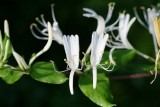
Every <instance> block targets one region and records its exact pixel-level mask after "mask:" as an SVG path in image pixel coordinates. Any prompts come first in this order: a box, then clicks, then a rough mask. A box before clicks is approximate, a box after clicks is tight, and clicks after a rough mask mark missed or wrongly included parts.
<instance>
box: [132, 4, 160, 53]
mask: <svg viewBox="0 0 160 107" xmlns="http://www.w3.org/2000/svg"><path fill="white" fill-rule="evenodd" d="M158 8H159V7H158V5H157V6H154V7H152V8H147V9H145V8H144V7H142V8H141V9H142V11H143V15H144V19H145V22H143V21H142V19H141V18H140V16H139V14H138V12H137V10H136V8H135V9H134V13H135V16H136V17H137V20H138V22H139V23H140V24H141V25H142V26H144V27H145V28H146V29H148V30H149V33H150V34H151V35H152V38H153V44H154V49H155V53H157V52H158V46H157V42H156V37H155V31H154V17H157V16H160V10H159V9H158Z"/></svg>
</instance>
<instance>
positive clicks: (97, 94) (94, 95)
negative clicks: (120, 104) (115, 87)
mask: <svg viewBox="0 0 160 107" xmlns="http://www.w3.org/2000/svg"><path fill="white" fill-rule="evenodd" d="M97 79H98V80H97V87H96V89H93V83H92V82H93V77H92V73H91V71H88V72H86V73H85V74H83V75H81V76H80V78H79V87H80V89H81V91H82V92H83V93H84V95H86V96H87V97H88V98H89V99H90V100H91V101H93V102H94V103H96V104H97V105H99V106H103V107H113V106H115V104H112V100H113V97H112V93H111V90H110V85H109V79H108V78H107V77H106V76H105V74H104V73H100V72H99V73H98V75H97Z"/></svg>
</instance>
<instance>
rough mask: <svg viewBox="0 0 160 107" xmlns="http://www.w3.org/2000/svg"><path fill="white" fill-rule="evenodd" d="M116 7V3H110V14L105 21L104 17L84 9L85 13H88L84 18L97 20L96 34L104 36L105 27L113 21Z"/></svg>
mask: <svg viewBox="0 0 160 107" xmlns="http://www.w3.org/2000/svg"><path fill="white" fill-rule="evenodd" d="M114 5H115V3H109V5H108V14H107V17H106V19H104V18H103V17H102V16H100V15H98V14H97V13H96V12H95V11H94V10H92V9H89V8H83V10H84V11H85V12H87V13H84V14H83V16H85V17H88V18H95V19H96V20H97V28H96V32H97V33H98V35H103V34H104V30H105V25H106V23H108V22H109V20H110V19H111V16H112V12H113V10H114Z"/></svg>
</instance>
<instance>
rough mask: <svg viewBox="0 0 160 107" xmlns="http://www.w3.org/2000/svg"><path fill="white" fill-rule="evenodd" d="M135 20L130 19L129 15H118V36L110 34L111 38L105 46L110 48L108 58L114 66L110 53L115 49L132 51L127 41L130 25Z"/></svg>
mask: <svg viewBox="0 0 160 107" xmlns="http://www.w3.org/2000/svg"><path fill="white" fill-rule="evenodd" d="M135 20H136V18H135V17H133V18H132V19H130V15H129V14H125V13H120V14H119V24H118V27H117V28H118V29H117V30H118V35H117V36H115V35H114V34H113V33H112V37H110V38H109V40H108V43H107V46H108V47H110V48H111V50H110V54H109V58H110V61H111V63H112V64H114V65H115V64H116V63H115V61H114V60H113V58H112V53H113V51H114V50H115V49H133V46H132V45H131V44H130V42H129V41H128V38H127V36H128V32H129V29H130V27H131V25H132V24H133V23H134V22H135Z"/></svg>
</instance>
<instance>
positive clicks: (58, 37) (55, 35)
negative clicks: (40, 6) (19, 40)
mask: <svg viewBox="0 0 160 107" xmlns="http://www.w3.org/2000/svg"><path fill="white" fill-rule="evenodd" d="M51 11H52V19H53V24H52V39H53V40H55V41H56V42H58V43H59V44H63V39H62V37H63V34H62V31H61V30H60V28H59V26H58V22H57V20H56V18H55V14H54V4H52V5H51ZM36 21H37V22H38V23H39V24H40V25H42V26H43V27H44V29H42V30H41V29H40V28H39V27H38V26H37V25H36V24H35V23H33V24H31V26H30V29H31V33H32V34H33V36H34V37H36V38H37V39H40V40H48V30H47V23H46V21H45V19H44V15H41V20H40V19H39V18H36ZM33 27H35V28H36V29H37V31H39V32H40V33H41V34H42V35H44V37H41V36H38V35H37V34H36V33H35V32H34V31H33Z"/></svg>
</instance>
